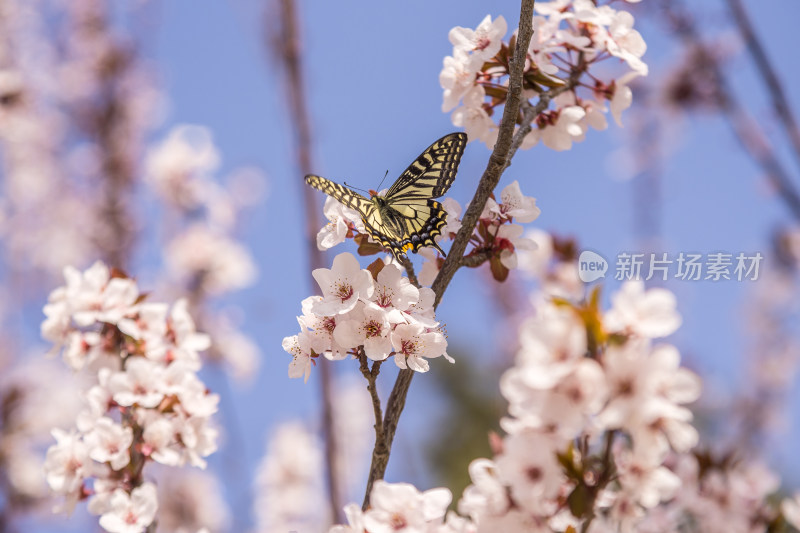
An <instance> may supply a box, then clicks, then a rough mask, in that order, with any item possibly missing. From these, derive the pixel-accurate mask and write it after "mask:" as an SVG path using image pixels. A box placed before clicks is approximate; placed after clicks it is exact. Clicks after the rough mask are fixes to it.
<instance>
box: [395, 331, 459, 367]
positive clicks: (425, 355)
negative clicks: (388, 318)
mask: <svg viewBox="0 0 800 533" xmlns="http://www.w3.org/2000/svg"><path fill="white" fill-rule="evenodd" d="M391 340H392V346H394V349H395V356H394V361H395V363H397V366H399V367H400V368H410V369H412V370H415V371H417V372H427V371H428V369H429V366H428V362H427V361H426V360H425V359H430V358H434V357H439V356H440V355H443V356H444V357H445V359H447V360H448V361H450V362H453V360H452V359H451V358H450V357H449V356H448V355H447V354H446V353H445V350H446V349H447V341H446V340H445V338H444V335H442V334H441V333H439V332H438V331H431V332H426V331H425V327H424V326H422V325H421V324H398V325H397V327H395V329H394V331H392V335H391Z"/></svg>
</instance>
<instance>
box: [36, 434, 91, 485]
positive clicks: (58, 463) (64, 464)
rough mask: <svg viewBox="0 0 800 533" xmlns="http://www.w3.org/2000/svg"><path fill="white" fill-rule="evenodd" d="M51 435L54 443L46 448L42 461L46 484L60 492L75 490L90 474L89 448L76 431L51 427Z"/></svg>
mask: <svg viewBox="0 0 800 533" xmlns="http://www.w3.org/2000/svg"><path fill="white" fill-rule="evenodd" d="M52 435H53V438H55V439H56V444H54V445H53V446H51V447H50V449H48V450H47V457H46V458H45V462H44V471H45V473H46V477H47V484H48V485H50V488H51V489H53V490H54V491H55V492H58V493H61V494H68V493H71V492H75V491H77V490H78V489H80V488H81V486H82V484H83V479H84V478H85V477H86V476H87V475H90V474H91V467H90V464H91V460H90V458H89V448H88V446H87V445H86V443H84V442H83V440H81V438H80V437H79V435H78V434H77V433H76V432H70V433H67V432H66V431H62V430H60V429H53V431H52Z"/></svg>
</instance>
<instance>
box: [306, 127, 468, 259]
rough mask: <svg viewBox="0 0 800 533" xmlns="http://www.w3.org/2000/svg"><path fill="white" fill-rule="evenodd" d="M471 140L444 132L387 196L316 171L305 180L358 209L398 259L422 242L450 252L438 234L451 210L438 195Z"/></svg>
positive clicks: (452, 177) (369, 228)
mask: <svg viewBox="0 0 800 533" xmlns="http://www.w3.org/2000/svg"><path fill="white" fill-rule="evenodd" d="M466 144H467V136H466V134H464V133H451V134H449V135H445V136H444V137H442V138H441V139H439V140H438V141H436V142H435V143H433V144H432V145H430V146H429V147H428V148H427V149H426V150H425V151H424V152H422V153H421V154H420V155H419V157H417V158H416V159H415V160H414V161H413V162H412V163H411V165H409V167H408V168H407V169H406V170H405V171H403V173H402V174H400V177H399V178H397V181H395V183H394V184H393V185H392V186H391V187H390V188H389V191H388V192H387V193H386V195H385V196H379V195H374V196H373V197H372V198H371V199H367V198H365V197H364V196H361V195H360V194H358V193H357V192H355V191H353V190H352V189H350V188H348V187H344V186H342V185H339V184H337V183H334V182H332V181H330V180H327V179H325V178H321V177H319V176H314V175H308V176H306V183H308V184H309V185H311V186H312V187H314V188H316V189H319V190H321V191H322V192H324V193H325V194H328V195H329V196H332V197H334V198H336V199H337V200H339V201H340V202H341V203H343V204H344V205H346V206H347V207H350V208H352V209H355V210H356V211H358V212H359V214H360V215H361V219H362V220H363V221H364V227H365V229H366V230H367V231H368V232H369V234H370V235H371V236H372V238H373V239H374V240H375V241H377V242H379V243H380V244H381V245H382V246H383V247H384V248H387V249H388V250H390V251H391V252H392V254H393V255H394V256H395V257H396V258H397V259H398V260H399V259H403V258H405V257H406V252H408V251H409V250H410V251H412V252H415V253H416V251H417V250H419V249H420V248H421V247H423V246H432V247H434V248H436V249H437V250H439V252H441V253H442V255H445V253H444V250H442V249H441V248H440V247H439V245H438V244H437V243H436V241H435V240H434V237H436V236H437V235H440V234H441V233H442V228H444V226H445V225H446V224H447V213H446V212H445V210H444V209H443V208H442V204H440V203H439V202H437V201H436V200H434V198H438V197H439V196H442V195H443V194H444V193H445V192H447V190H448V189H449V188H450V185H452V183H453V180H455V177H456V172H457V171H458V164H459V162H460V161H461V155H462V154H463V153H464V147H465V146H466Z"/></svg>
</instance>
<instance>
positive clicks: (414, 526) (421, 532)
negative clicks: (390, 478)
mask: <svg viewBox="0 0 800 533" xmlns="http://www.w3.org/2000/svg"><path fill="white" fill-rule="evenodd" d="M452 498H453V496H452V494H451V493H450V491H449V490H447V489H443V488H437V489H431V490H427V491H425V492H422V493H420V492H419V491H418V490H417V489H416V488H415V487H414V486H413V485H410V484H408V483H386V482H385V481H383V480H378V481H376V482H375V485H374V487H373V489H372V492H371V493H370V498H369V501H370V508H369V509H368V510H367V512H366V513H364V518H363V521H364V526H365V527H366V529H367V530H368V531H370V532H371V533H391V532H393V531H406V532H408V533H425V532H427V531H429V526H428V524H430V523H431V522H436V523H441V521H442V519H443V518H444V515H445V512H446V511H447V506H448V505H450V501H451V500H452Z"/></svg>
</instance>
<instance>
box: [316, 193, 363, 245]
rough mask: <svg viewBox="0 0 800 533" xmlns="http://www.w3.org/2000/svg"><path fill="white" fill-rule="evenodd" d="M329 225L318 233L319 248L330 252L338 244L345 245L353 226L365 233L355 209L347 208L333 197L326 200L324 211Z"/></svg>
mask: <svg viewBox="0 0 800 533" xmlns="http://www.w3.org/2000/svg"><path fill="white" fill-rule="evenodd" d="M322 212H323V214H324V215H325V218H327V219H328V221H329V222H328V223H327V224H326V225H325V226H323V227H322V229H320V230H319V233H317V248H319V249H320V250H328V249H329V248H333V247H334V246H336V245H337V244H340V243H343V242H344V240H345V238H346V237H347V232H348V230H349V229H350V224H352V225H353V226H354V227H355V229H356V231H358V232H359V233H365V230H364V223H363V221H362V220H361V216H360V215H359V214H358V212H357V211H356V210H354V209H350V208H349V207H346V206H345V205H344V204H342V203H341V202H339V201H338V200H337V199H335V198H333V197H332V196H328V197H327V198H326V199H325V206H324V207H323V210H322Z"/></svg>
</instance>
